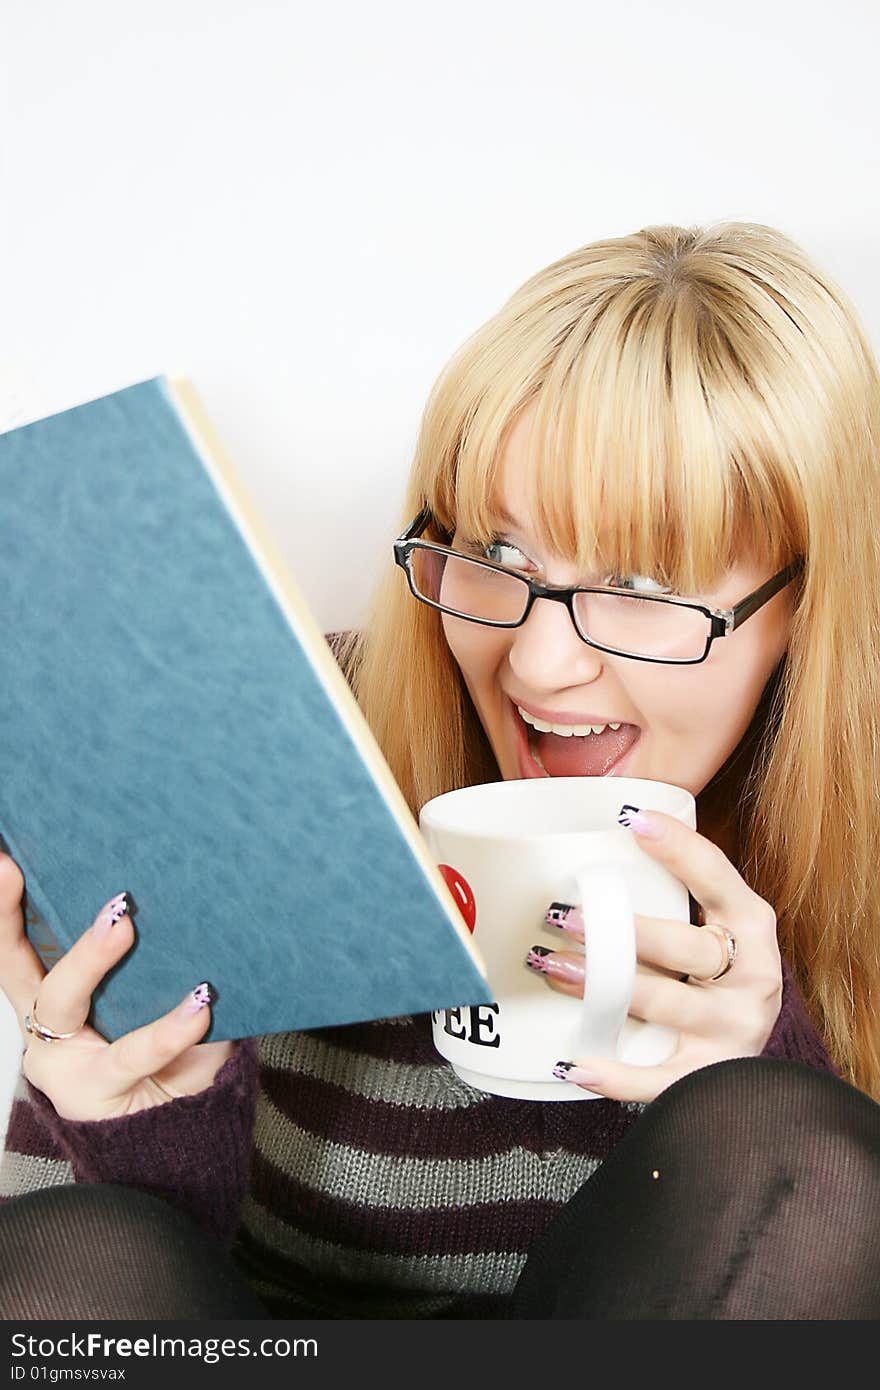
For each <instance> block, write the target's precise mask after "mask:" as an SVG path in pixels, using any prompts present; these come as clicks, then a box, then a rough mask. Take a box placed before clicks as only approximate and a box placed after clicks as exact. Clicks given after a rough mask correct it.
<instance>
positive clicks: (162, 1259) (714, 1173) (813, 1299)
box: [0, 1058, 880, 1321]
mask: <svg viewBox="0 0 880 1390" xmlns="http://www.w3.org/2000/svg"><path fill="white" fill-rule="evenodd" d="M583 1104H584V1105H589V1104H590V1102H589V1101H586V1102H583ZM511 1316H513V1317H516V1318H587V1319H630V1318H636V1319H672V1318H674V1319H745V1318H749V1319H814V1318H824V1319H827V1318H833V1319H876V1318H878V1317H880V1106H878V1105H876V1104H875V1103H874V1102H873V1101H872V1100H870V1099H869V1098H868V1097H867V1096H865V1095H863V1094H862V1093H861V1092H859V1091H856V1090H854V1089H853V1088H852V1087H850V1086H846V1085H844V1084H843V1083H842V1082H840V1081H837V1080H836V1079H835V1078H833V1077H830V1076H827V1075H824V1074H822V1073H819V1072H816V1071H812V1070H811V1069H809V1068H807V1067H805V1066H801V1065H800V1064H798V1063H794V1062H784V1061H770V1060H766V1059H756V1058H750V1059H744V1060H740V1061H736V1062H722V1063H720V1064H719V1065H717V1066H713V1067H706V1068H704V1069H703V1070H701V1071H698V1072H694V1073H692V1074H691V1075H690V1076H687V1077H685V1078H684V1080H682V1081H679V1082H677V1083H676V1084H675V1085H674V1086H671V1087H670V1088H669V1089H668V1090H667V1091H665V1092H664V1093H663V1094H662V1095H661V1096H659V1097H658V1098H657V1100H656V1101H654V1102H653V1104H651V1105H649V1106H648V1107H647V1109H646V1110H645V1112H644V1113H643V1114H642V1115H641V1116H640V1117H639V1119H638V1120H637V1121H636V1122H635V1123H634V1124H633V1125H632V1127H631V1128H630V1130H629V1131H628V1132H627V1134H626V1136H625V1138H624V1139H623V1140H622V1141H621V1143H620V1144H619V1145H618V1146H617V1148H616V1149H615V1150H614V1152H613V1153H612V1154H611V1156H610V1157H609V1158H608V1159H607V1160H606V1161H605V1163H604V1164H603V1165H602V1167H601V1168H600V1169H599V1171H598V1173H597V1174H596V1175H595V1176H594V1177H593V1178H591V1179H590V1181H589V1182H587V1183H586V1184H584V1186H583V1187H582V1188H581V1189H580V1190H579V1191H578V1192H577V1193H575V1195H574V1197H573V1198H572V1199H571V1201H570V1202H568V1203H567V1205H566V1206H565V1207H564V1208H563V1210H562V1211H561V1212H560V1213H559V1214H558V1216H557V1217H556V1218H555V1219H554V1220H553V1222H552V1223H551V1225H550V1227H549V1228H548V1229H547V1231H546V1232H545V1233H544V1235H543V1236H542V1237H541V1238H540V1240H538V1241H537V1242H536V1244H535V1246H534V1247H533V1249H532V1251H531V1253H530V1255H529V1259H528V1261H527V1263H526V1266H525V1268H524V1270H523V1273H522V1276H521V1278H520V1280H519V1283H518V1285H517V1288H516V1292H515V1294H514V1298H513V1303H512V1311H511ZM0 1317H2V1318H4V1319H7V1320H9V1319H28V1320H30V1319H75V1320H82V1321H92V1320H97V1319H134V1320H145V1319H149V1320H155V1321H158V1320H161V1319H172V1320H177V1319H193V1320H195V1319H213V1318H268V1317H269V1314H268V1313H267V1312H266V1310H265V1309H264V1308H263V1306H262V1304H261V1303H260V1302H259V1300H258V1299H257V1298H256V1296H255V1295H254V1294H253V1293H252V1292H251V1291H250V1289H249V1288H248V1286H247V1284H246V1283H245V1282H244V1280H243V1278H242V1276H241V1275H240V1273H239V1272H238V1270H237V1269H236V1267H235V1266H234V1265H233V1264H232V1262H231V1261H230V1260H228V1259H227V1258H226V1257H225V1256H223V1255H222V1254H221V1253H220V1251H219V1249H218V1247H217V1246H216V1245H215V1244H214V1242H213V1241H212V1240H210V1238H208V1237H207V1236H204V1235H202V1234H201V1233H200V1232H199V1231H198V1230H197V1229H196V1227H195V1226H194V1224H193V1223H192V1222H191V1221H190V1219H189V1218H188V1217H187V1216H184V1215H182V1214H180V1213H178V1212H176V1211H175V1210H173V1209H172V1208H171V1207H169V1206H167V1205H165V1204H164V1203H162V1202H160V1201H158V1200H157V1199H155V1198H152V1197H149V1196H146V1195H144V1194H142V1193H139V1192H137V1191H134V1190H131V1189H127V1188H124V1187H114V1186H86V1185H76V1186H67V1187H57V1188H49V1189H47V1190H45V1191H43V1192H37V1193H30V1194H28V1195H27V1196H24V1197H17V1198H15V1199H13V1200H12V1201H10V1202H8V1203H6V1205H5V1206H3V1207H0Z"/></svg>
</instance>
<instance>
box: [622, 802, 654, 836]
mask: <svg viewBox="0 0 880 1390" xmlns="http://www.w3.org/2000/svg"><path fill="white" fill-rule="evenodd" d="M617 819H618V822H619V823H620V824H621V825H625V826H626V827H627V829H629V830H635V831H636V833H637V834H638V835H644V837H645V839H646V840H659V839H660V837H661V836H662V835H663V834H664V832H665V829H666V827H665V826H663V825H660V824H659V823H658V822H657V821H655V820H652V819H651V818H650V817H649V816H646V815H645V814H644V812H643V811H641V810H640V809H639V807H638V806H627V805H626V803H624V804H623V806H621V808H620V814H619V815H618V817H617Z"/></svg>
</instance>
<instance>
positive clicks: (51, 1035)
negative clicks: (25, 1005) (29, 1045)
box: [24, 999, 85, 1042]
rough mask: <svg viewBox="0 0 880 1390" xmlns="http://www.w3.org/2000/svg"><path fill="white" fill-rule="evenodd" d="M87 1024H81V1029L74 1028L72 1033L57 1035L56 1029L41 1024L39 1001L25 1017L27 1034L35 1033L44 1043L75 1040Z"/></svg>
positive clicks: (34, 1003) (35, 1002)
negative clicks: (38, 1008) (64, 1039)
mask: <svg viewBox="0 0 880 1390" xmlns="http://www.w3.org/2000/svg"><path fill="white" fill-rule="evenodd" d="M84 1027H85V1024H82V1023H81V1024H80V1026H79V1028H74V1030H73V1032H72V1033H56V1032H55V1030H54V1028H47V1027H46V1025H45V1023H41V1022H40V1020H39V1019H38V1018H37V1001H36V999H35V1000H34V1002H33V1004H32V1005H31V1011H30V1013H29V1014H25V1016H24V1028H25V1032H26V1033H33V1034H34V1035H35V1036H36V1037H38V1038H42V1039H43V1042H60V1041H61V1040H62V1039H63V1038H75V1037H76V1035H77V1033H79V1032H80V1031H81V1030H82V1029H83V1028H84Z"/></svg>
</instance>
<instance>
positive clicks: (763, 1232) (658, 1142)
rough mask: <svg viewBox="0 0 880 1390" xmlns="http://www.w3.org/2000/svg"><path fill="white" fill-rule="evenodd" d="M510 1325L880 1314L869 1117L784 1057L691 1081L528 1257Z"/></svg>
mask: <svg viewBox="0 0 880 1390" xmlns="http://www.w3.org/2000/svg"><path fill="white" fill-rule="evenodd" d="M587 1103H589V1102H587ZM512 1315H513V1316H514V1317H518V1318H585V1319H633V1318H635V1319H672V1318H678V1319H768V1320H776V1319H786V1320H788V1319H829V1318H830V1319H846V1320H849V1319H876V1318H880V1106H878V1105H877V1104H875V1103H874V1101H872V1100H871V1099H870V1098H869V1097H868V1096H866V1095H864V1094H863V1093H862V1092H861V1091H857V1090H855V1089H854V1088H853V1087H851V1086H847V1085H845V1084H844V1083H843V1082H842V1081H838V1080H837V1079H836V1078H835V1077H832V1076H829V1075H827V1074H825V1073H822V1072H817V1071H814V1070H813V1069H811V1068H809V1067H806V1066H803V1065H801V1064H800V1063H796V1062H787V1061H782V1060H771V1059H767V1058H744V1059H739V1060H737V1061H732V1062H722V1063H719V1064H717V1065H715V1066H711V1067H706V1068H703V1069H702V1070H700V1071H697V1072H692V1073H691V1074H690V1075H689V1076H686V1077H684V1078H683V1079H682V1080H681V1081H679V1082H676V1083H675V1085H673V1086H671V1087H669V1089H668V1090H666V1091H664V1092H663V1093H662V1094H661V1095H660V1096H658V1097H657V1099H656V1100H655V1101H654V1102H653V1103H652V1104H651V1105H649V1106H648V1107H647V1108H646V1109H645V1111H644V1112H643V1114H642V1115H641V1116H640V1117H639V1119H638V1121H637V1122H636V1123H635V1124H634V1125H633V1126H632V1128H631V1129H630V1130H629V1131H628V1132H627V1134H626V1136H625V1138H624V1139H623V1140H622V1141H621V1143H620V1144H619V1145H618V1146H617V1148H616V1149H615V1150H614V1152H613V1153H612V1154H611V1155H610V1157H609V1158H608V1159H607V1160H606V1161H605V1163H603V1165H602V1167H601V1168H600V1169H599V1171H598V1172H597V1173H596V1174H595V1176H594V1177H593V1178H591V1179H590V1181H589V1182H587V1183H586V1184H585V1185H584V1186H583V1187H582V1188H580V1190H579V1191H578V1192H577V1193H575V1195H574V1197H573V1198H572V1199H571V1201H570V1202H568V1203H567V1204H566V1206H565V1207H564V1208H563V1210H562V1211H561V1212H560V1214H559V1215H558V1217H556V1218H555V1219H554V1221H553V1222H552V1223H551V1225H550V1227H549V1228H548V1229H547V1231H546V1232H545V1233H544V1235H543V1236H542V1238H541V1239H540V1240H539V1241H538V1242H537V1243H536V1245H535V1246H534V1247H533V1248H532V1250H531V1252H530V1254H529V1258H528V1260H527V1262H526V1265H525V1267H524V1269H523V1272H522V1275H521V1276H520V1280H519V1283H518V1285H517V1289H516V1293H515V1296H514V1302H513V1313H512Z"/></svg>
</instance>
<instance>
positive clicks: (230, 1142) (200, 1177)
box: [4, 1038, 258, 1246]
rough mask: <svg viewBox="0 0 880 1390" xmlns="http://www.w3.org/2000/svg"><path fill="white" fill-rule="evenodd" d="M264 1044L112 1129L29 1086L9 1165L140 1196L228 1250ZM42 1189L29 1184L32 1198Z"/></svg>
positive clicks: (12, 1133) (11, 1136)
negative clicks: (206, 1081)
mask: <svg viewBox="0 0 880 1390" xmlns="http://www.w3.org/2000/svg"><path fill="white" fill-rule="evenodd" d="M257 1071H258V1059H257V1040H256V1039H255V1038H245V1039H243V1040H242V1041H241V1042H240V1043H239V1045H238V1047H237V1048H236V1049H235V1051H234V1052H233V1053H232V1055H231V1057H229V1058H227V1060H226V1061H225V1062H224V1063H223V1066H222V1067H220V1069H219V1071H218V1072H217V1075H216V1076H215V1078H214V1081H213V1083H212V1084H211V1085H210V1086H208V1087H207V1088H206V1089H205V1090H204V1091H200V1092H198V1093H197V1094H196V1095H192V1096H179V1097H177V1098H176V1099H175V1100H170V1101H166V1102H165V1103H164V1104H163V1105H157V1106H154V1107H152V1108H151V1109H149V1110H139V1111H137V1112H136V1113H135V1114H133V1115H121V1116H118V1117H116V1118H114V1119H110V1120H66V1119H63V1118H62V1117H61V1116H60V1115H59V1114H58V1112H57V1111H56V1109H55V1107H54V1106H53V1105H52V1102H51V1101H50V1100H49V1099H48V1098H47V1097H46V1096H44V1095H43V1093H42V1092H41V1091H38V1090H37V1089H36V1087H35V1086H32V1085H31V1084H30V1082H26V1083H25V1090H26V1093H27V1101H24V1100H19V1101H18V1102H17V1103H16V1106H15V1107H14V1110H13V1114H12V1115H11V1117H10V1125H9V1129H8V1132H7V1136H6V1153H5V1155H4V1162H5V1163H6V1164H7V1165H10V1160H12V1161H14V1162H15V1164H16V1165H17V1166H18V1168H19V1169H21V1168H22V1167H25V1168H26V1167H28V1166H31V1167H35V1166H38V1165H40V1164H43V1165H45V1163H46V1161H47V1159H48V1160H54V1161H55V1162H56V1163H58V1161H59V1160H61V1161H63V1160H66V1161H67V1164H69V1169H68V1171H69V1172H70V1173H72V1177H73V1180H74V1181H75V1182H79V1183H119V1184H122V1185H123V1186H126V1187H136V1188H140V1189H141V1190H142V1191H144V1192H149V1193H151V1194H152V1195H153V1196H155V1197H159V1198H161V1199H162V1200H164V1201H166V1202H168V1203H170V1204H171V1205H172V1206H174V1207H177V1208H178V1209H179V1210H181V1211H184V1212H186V1213H187V1214H188V1215H189V1216H190V1217H192V1219H193V1220H194V1221H195V1222H196V1223H197V1224H198V1225H200V1226H201V1227H202V1228H203V1229H204V1230H206V1231H208V1232H210V1233H211V1234H212V1235H213V1236H214V1237H215V1238H216V1239H217V1240H219V1241H220V1243H221V1244H222V1245H224V1246H228V1245H229V1244H230V1243H231V1241H232V1237H233V1235H234V1233H235V1230H236V1227H237V1225H238V1219H239V1212H240V1209H241V1205H242V1202H243V1200H244V1197H245V1194H246V1192H247V1187H248V1181H249V1174H250V1155H251V1140H252V1135H253V1124H254V1111H255V1102H256V1092H257ZM41 1185H45V1184H44V1183H40V1182H39V1181H33V1182H29V1181H28V1180H27V1177H26V1176H25V1179H24V1181H23V1182H20V1183H19V1186H20V1187H21V1186H23V1187H24V1188H25V1189H27V1188H30V1189H31V1190H33V1188H34V1187H37V1186H41Z"/></svg>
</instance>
